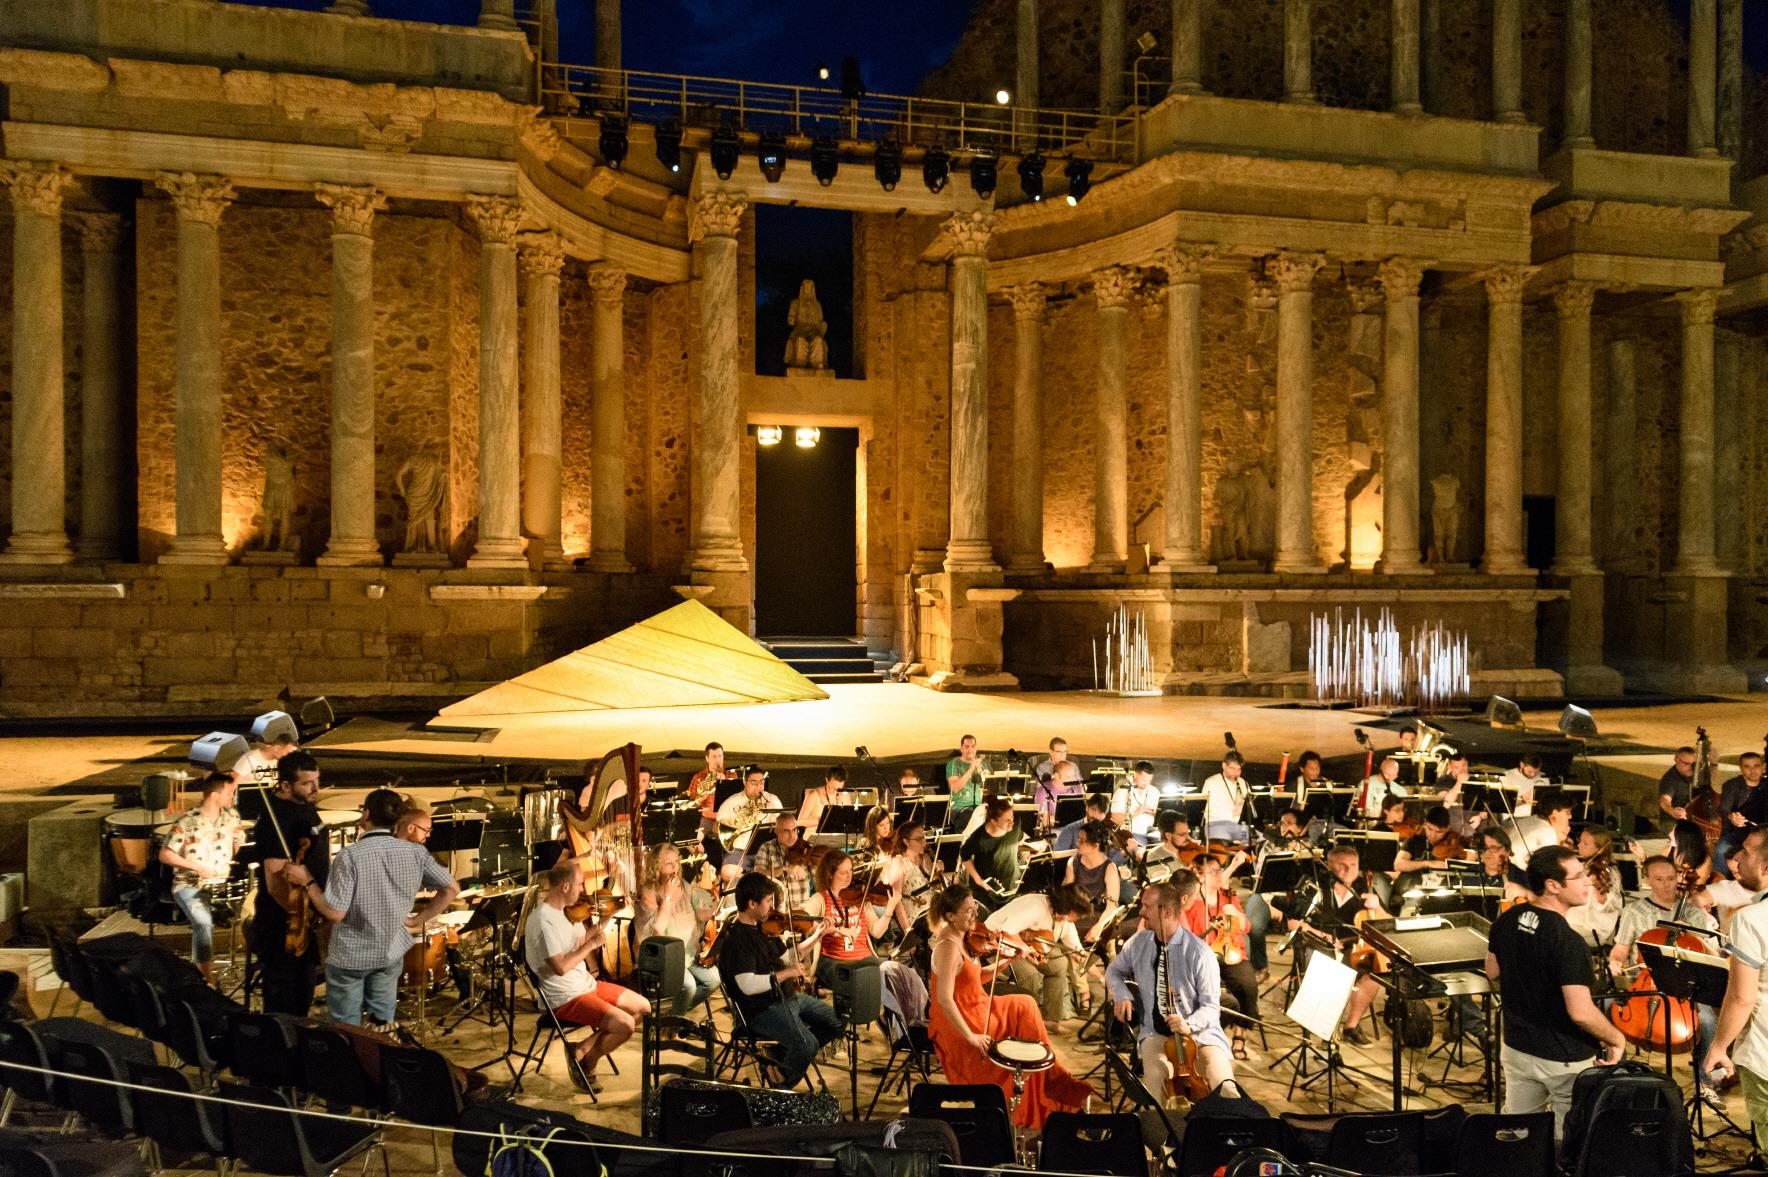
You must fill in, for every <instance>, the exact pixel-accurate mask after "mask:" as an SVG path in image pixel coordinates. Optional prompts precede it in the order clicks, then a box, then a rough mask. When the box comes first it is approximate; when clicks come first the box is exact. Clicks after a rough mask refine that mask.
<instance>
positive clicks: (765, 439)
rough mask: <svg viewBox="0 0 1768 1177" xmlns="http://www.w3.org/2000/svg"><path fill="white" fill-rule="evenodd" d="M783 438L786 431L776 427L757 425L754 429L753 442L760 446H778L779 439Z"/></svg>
mask: <svg viewBox="0 0 1768 1177" xmlns="http://www.w3.org/2000/svg"><path fill="white" fill-rule="evenodd" d="M785 436H786V431H785V430H784V429H782V428H780V427H779V426H778V425H757V426H756V427H755V440H756V441H757V442H758V443H759V444H761V445H779V444H780V439H781V438H782V437H785Z"/></svg>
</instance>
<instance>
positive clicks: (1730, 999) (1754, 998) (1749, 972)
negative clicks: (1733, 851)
mask: <svg viewBox="0 0 1768 1177" xmlns="http://www.w3.org/2000/svg"><path fill="white" fill-rule="evenodd" d="M1732 867H1733V873H1734V874H1735V875H1736V876H1737V881H1738V882H1739V883H1741V884H1742V885H1743V886H1744V887H1746V888H1748V889H1749V890H1751V891H1755V892H1762V891H1764V890H1768V826H1758V827H1757V828H1755V829H1753V830H1751V831H1750V832H1749V833H1747V834H1745V835H1744V837H1743V841H1742V845H1741V848H1740V851H1739V853H1738V854H1737V855H1736V856H1735V857H1734V858H1733V859H1732ZM1727 933H1728V937H1729V939H1728V943H1727V948H1728V949H1729V951H1730V954H1731V976H1730V979H1729V980H1728V982H1727V983H1726V986H1725V1004H1724V1005H1722V1006H1720V1007H1719V1026H1718V1031H1717V1033H1716V1034H1715V1035H1714V1037H1713V1044H1712V1045H1711V1046H1710V1047H1708V1048H1707V1074H1708V1076H1709V1077H1710V1078H1713V1079H1723V1078H1725V1077H1726V1076H1729V1075H1731V1074H1732V1073H1733V1072H1735V1073H1736V1075H1737V1077H1738V1080H1739V1081H1740V1082H1741V1083H1742V1085H1743V1099H1744V1106H1745V1107H1746V1108H1748V1109H1749V1115H1750V1124H1751V1125H1752V1126H1753V1127H1754V1128H1755V1131H1756V1137H1757V1139H1763V1138H1768V1003H1764V1001H1763V997H1764V996H1765V994H1768V967H1765V966H1768V904H1764V903H1759V902H1758V903H1749V904H1746V905H1745V906H1743V907H1740V908H1738V909H1737V910H1736V911H1735V912H1733V913H1732V916H1731V924H1730V926H1729V928H1728V929H1727ZM1757 1014H1761V1015H1762V1016H1761V1017H1757V1016H1756V1015H1757Z"/></svg>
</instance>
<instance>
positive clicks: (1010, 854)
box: [958, 796, 1025, 911]
mask: <svg viewBox="0 0 1768 1177" xmlns="http://www.w3.org/2000/svg"><path fill="white" fill-rule="evenodd" d="M982 804H983V810H984V818H983V822H982V825H980V826H978V827H977V828H976V829H975V830H974V831H972V832H971V834H970V836H969V837H968V838H965V839H964V844H963V846H962V847H961V848H960V849H959V850H958V860H959V862H961V863H962V864H963V868H964V878H965V879H966V880H967V881H968V882H969V883H970V885H971V887H972V888H973V893H974V894H975V897H976V899H977V901H978V902H980V903H983V905H984V906H986V907H987V908H988V909H989V910H991V911H992V910H993V909H994V908H996V907H998V906H1000V903H1001V901H1002V900H1003V899H1006V898H1007V897H1009V896H1011V895H1012V894H1013V893H1014V892H1015V891H1017V890H1018V889H1019V872H1020V863H1019V848H1020V845H1021V844H1022V843H1023V842H1024V840H1025V831H1024V830H1023V829H1021V828H1020V826H1019V820H1018V816H1017V815H1016V814H1015V813H1014V812H1013V802H1012V801H1011V800H1009V799H1008V798H1006V797H995V796H990V797H988V798H987V799H986V800H984V801H983V803H982Z"/></svg>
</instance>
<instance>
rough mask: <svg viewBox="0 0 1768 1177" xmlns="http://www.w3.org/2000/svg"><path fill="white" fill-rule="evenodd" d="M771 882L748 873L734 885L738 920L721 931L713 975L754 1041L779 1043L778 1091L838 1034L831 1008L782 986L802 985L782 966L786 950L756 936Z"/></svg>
mask: <svg viewBox="0 0 1768 1177" xmlns="http://www.w3.org/2000/svg"><path fill="white" fill-rule="evenodd" d="M776 894H777V892H776V891H775V889H774V884H773V880H772V879H769V878H768V877H767V876H766V875H763V874H758V873H756V872H754V871H751V872H749V873H748V874H746V875H744V876H743V877H742V878H740V879H738V880H737V886H736V904H737V914H736V916H735V917H734V918H733V919H732V920H731V922H730V923H729V924H728V925H727V926H726V927H725V929H724V932H723V933H722V943H721V945H720V947H719V950H718V974H719V977H720V978H721V979H722V980H723V981H724V991H725V993H726V994H728V995H729V997H730V999H731V1000H732V1001H733V1002H735V1003H736V1005H737V1008H738V1009H739V1010H740V1011H741V1013H742V1015H743V1020H744V1021H745V1022H747V1023H748V1025H749V1028H750V1029H751V1030H753V1031H754V1032H755V1035H756V1037H758V1038H763V1039H766V1040H768V1041H771V1042H777V1043H779V1046H778V1047H777V1048H776V1051H775V1058H776V1060H777V1062H778V1066H779V1071H780V1074H779V1075H778V1076H777V1077H776V1078H777V1085H778V1086H780V1087H793V1086H796V1085H797V1083H798V1081H799V1080H800V1079H802V1078H804V1072H805V1070H806V1069H807V1068H809V1066H810V1061H811V1060H812V1059H813V1058H815V1057H816V1052H817V1051H818V1050H820V1049H822V1047H823V1046H824V1044H826V1043H828V1042H830V1041H832V1040H834V1039H835V1038H836V1037H837V1036H838V1035H839V1034H840V1033H841V1019H840V1018H839V1017H838V1016H837V1015H836V1013H835V1010H834V1007H833V1006H831V1005H829V1003H828V1002H826V1001H818V1000H817V999H816V998H814V997H808V996H806V995H805V994H803V993H798V992H793V993H791V994H789V995H788V994H787V993H786V992H785V990H784V989H783V988H782V986H785V985H792V986H794V987H796V986H797V985H800V984H803V983H804V969H803V968H802V967H801V966H799V965H798V964H796V963H793V964H787V963H786V961H785V947H784V945H782V944H781V942H780V941H779V940H777V939H775V938H774V937H772V936H769V935H768V934H767V933H765V932H763V931H762V930H761V922H762V921H763V920H765V919H766V918H767V917H768V916H770V915H772V914H773V909H774V897H775V895H776Z"/></svg>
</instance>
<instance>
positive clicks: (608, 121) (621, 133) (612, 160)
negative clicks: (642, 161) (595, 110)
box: [598, 114, 626, 171]
mask: <svg viewBox="0 0 1768 1177" xmlns="http://www.w3.org/2000/svg"><path fill="white" fill-rule="evenodd" d="M598 145H599V147H600V149H601V153H602V162H603V163H605V164H607V165H608V166H609V167H611V168H613V169H614V170H615V171H619V170H620V165H621V164H623V163H625V162H626V120H625V119H623V118H620V117H619V116H618V115H612V114H610V115H606V116H604V117H603V118H602V133H601V138H600V140H599V144H598Z"/></svg>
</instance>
